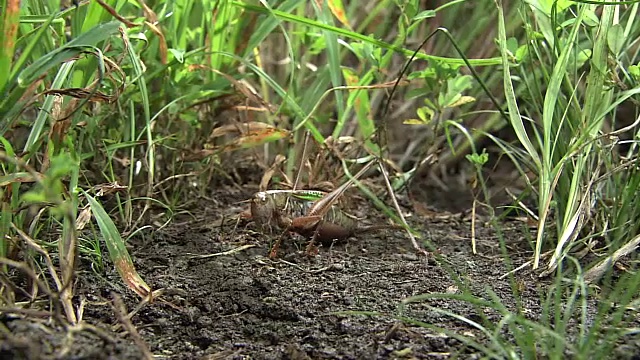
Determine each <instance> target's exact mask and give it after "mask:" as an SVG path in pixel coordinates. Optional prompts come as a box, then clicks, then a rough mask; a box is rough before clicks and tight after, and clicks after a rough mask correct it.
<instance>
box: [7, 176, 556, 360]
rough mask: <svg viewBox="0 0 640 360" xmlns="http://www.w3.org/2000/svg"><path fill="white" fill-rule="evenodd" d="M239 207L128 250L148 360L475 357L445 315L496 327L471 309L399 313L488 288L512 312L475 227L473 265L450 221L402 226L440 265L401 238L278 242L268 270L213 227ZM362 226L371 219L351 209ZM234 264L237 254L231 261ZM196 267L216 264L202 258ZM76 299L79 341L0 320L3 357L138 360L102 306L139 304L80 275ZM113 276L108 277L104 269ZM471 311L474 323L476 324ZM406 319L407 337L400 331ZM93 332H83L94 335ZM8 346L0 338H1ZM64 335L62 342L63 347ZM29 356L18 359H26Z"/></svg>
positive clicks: (512, 239)
mask: <svg viewBox="0 0 640 360" xmlns="http://www.w3.org/2000/svg"><path fill="white" fill-rule="evenodd" d="M249 196H250V194H249V193H242V192H239V191H237V190H236V189H231V188H229V189H221V190H219V191H218V192H217V193H215V194H213V198H215V199H218V200H219V201H216V202H213V203H212V202H201V203H200V207H199V209H200V214H201V215H199V217H198V219H197V220H196V221H194V220H189V221H186V222H184V223H183V224H182V225H180V224H178V223H179V221H176V224H174V225H173V226H172V227H168V228H165V229H163V230H158V231H155V232H153V233H147V234H144V236H142V235H140V236H137V237H136V238H135V239H133V240H132V242H131V244H130V245H131V249H132V250H133V251H132V257H133V258H134V259H135V265H136V268H137V270H138V271H139V273H140V274H141V275H142V277H143V278H144V279H145V280H146V282H147V283H148V284H149V285H151V286H152V287H153V288H154V289H164V290H163V295H162V296H161V297H160V298H158V299H156V300H155V301H154V302H153V303H152V304H147V305H144V306H142V307H141V308H140V309H139V310H138V311H136V312H135V313H134V315H133V316H132V318H131V321H132V322H133V324H134V326H135V327H136V328H137V330H138V332H139V333H140V335H141V336H142V338H143V339H144V340H145V341H146V343H147V344H148V346H149V348H150V350H151V352H152V353H153V354H155V355H157V356H159V357H160V358H167V359H198V358H202V359H205V358H206V359H245V358H253V359H376V358H380V359H386V358H395V359H400V358H408V359H409V358H418V359H427V358H429V359H434V358H449V357H456V356H458V357H461V358H474V357H480V355H481V354H480V353H479V352H478V350H477V349H474V348H472V347H469V346H468V345H466V344H465V343H464V342H462V341H460V340H459V339H457V338H456V336H455V335H454V334H457V335H462V336H466V337H470V338H472V339H475V340H476V341H479V342H483V341H485V340H486V339H485V338H484V335H483V334H482V333H481V332H480V331H479V330H478V329H476V328H474V327H472V326H471V325H470V324H469V323H467V322H464V321H461V320H459V319H456V318H454V317H451V316H448V315H446V314H445V313H443V312H442V311H436V310H435V308H439V309H442V310H446V311H448V312H451V313H455V314H458V315H461V316H463V317H466V318H467V319H470V320H473V321H478V322H480V321H481V319H482V318H483V317H487V318H488V319H489V320H490V321H495V322H496V323H497V322H499V321H500V320H501V317H500V316H499V315H498V314H497V313H495V312H492V311H485V310H478V309H477V308H475V307H473V306H470V305H469V304H468V303H464V302H461V301H452V300H447V299H428V300H424V301H419V302H416V303H411V304H406V306H401V305H402V304H403V301H404V300H406V299H408V298H411V297H414V296H418V295H421V294H431V293H461V292H463V290H464V288H465V287H468V291H469V292H471V293H473V294H475V295H481V296H485V295H486V292H485V290H486V288H488V287H490V288H491V289H492V291H494V292H495V293H496V294H497V295H498V296H499V297H500V298H501V299H502V301H503V303H504V304H505V305H507V306H508V307H510V308H511V309H513V310H514V311H515V305H514V303H515V301H514V299H513V295H512V293H513V292H512V284H511V283H510V282H509V280H508V277H505V278H501V276H502V275H504V274H505V273H507V271H508V267H507V265H506V264H505V262H504V260H503V257H502V256H501V254H500V250H499V249H500V247H499V240H498V238H497V236H496V233H495V232H494V231H493V230H492V229H490V228H489V227H487V226H485V225H484V224H482V223H481V222H478V223H477V224H476V226H477V228H476V234H475V236H476V241H477V249H478V254H477V255H474V254H472V253H471V232H470V231H471V223H470V222H469V221H467V220H466V219H463V218H461V217H456V216H452V215H447V216H435V215H434V216H432V217H431V218H428V219H427V218H410V220H411V224H412V225H413V226H415V228H416V229H419V230H420V232H421V234H422V237H423V239H424V240H425V241H428V242H429V243H431V244H432V245H433V246H434V247H435V248H436V249H437V253H438V254H440V255H439V256H440V257H441V260H439V261H436V256H432V257H430V258H426V257H424V256H421V255H418V254H416V252H415V251H414V249H413V248H412V247H411V244H410V241H409V239H408V238H407V237H406V235H405V234H403V233H402V232H395V231H381V232H378V233H373V234H372V233H367V234H366V235H363V236H361V237H358V238H354V239H350V240H349V241H346V242H343V243H339V244H334V245H332V246H325V247H322V248H320V250H319V253H318V255H317V256H315V257H308V256H306V255H305V254H304V246H305V244H304V242H300V241H296V240H293V239H292V240H289V241H288V242H285V244H284V245H283V247H282V248H281V249H280V252H279V258H277V259H275V260H271V259H269V258H268V257H267V254H268V251H269V245H270V243H271V242H272V241H273V239H272V238H271V237H269V236H268V235H265V234H261V233H259V232H257V229H256V228H255V227H254V226H252V225H251V224H249V225H241V226H239V227H238V228H237V229H235V231H234V227H233V226H232V225H230V224H228V223H225V224H224V226H223V225H222V222H221V219H223V218H229V217H230V216H231V215H234V214H237V213H239V212H240V211H241V210H242V208H240V207H238V206H234V205H230V204H234V203H236V202H238V201H241V200H244V199H247V198H249ZM360 209H362V212H363V213H368V214H369V217H368V219H369V221H370V222H374V223H375V222H376V221H382V218H380V217H378V218H376V217H375V216H371V214H373V213H376V211H374V210H372V209H371V208H368V207H365V206H362V207H360ZM503 231H505V234H504V238H505V239H507V241H508V242H509V244H507V245H508V246H509V248H510V251H511V261H512V266H513V267H517V266H519V265H521V264H523V263H524V262H525V261H527V260H529V256H530V252H529V251H528V249H527V245H526V243H525V242H524V241H523V239H525V238H526V237H525V236H524V233H523V232H524V231H528V229H527V228H526V227H525V225H524V224H520V223H512V224H504V227H503ZM234 250H236V251H235V252H234ZM206 254H217V255H215V256H210V257H203V256H202V255H206ZM82 267H83V269H84V271H81V272H80V274H79V282H78V284H77V285H76V294H77V296H76V297H77V299H83V300H84V305H83V309H84V312H83V320H84V322H85V323H86V324H88V325H87V327H86V328H83V329H76V330H72V329H69V328H66V329H65V328H61V327H60V326H59V325H55V324H54V323H50V322H48V321H45V320H43V321H41V322H38V321H34V320H29V321H27V320H25V319H22V318H20V317H16V316H14V317H13V318H11V317H9V316H8V315H5V316H4V317H3V319H2V323H3V324H4V326H6V327H7V328H8V329H9V332H8V333H7V334H10V337H11V338H7V337H5V340H4V343H3V345H2V347H0V351H1V352H0V355H2V356H0V357H2V358H20V359H44V358H53V357H56V358H73V359H136V358H140V357H141V352H140V351H139V349H138V348H137V347H136V346H135V345H134V343H133V342H132V340H131V337H130V336H129V335H128V334H126V333H125V332H124V331H123V330H122V328H121V327H120V324H119V322H118V320H117V318H116V317H115V316H114V314H113V311H112V310H111V307H110V306H109V301H110V293H111V292H112V291H115V292H117V293H120V294H123V295H124V297H125V300H126V303H127V306H128V309H129V310H132V309H134V308H136V306H138V304H139V299H137V298H136V297H135V296H134V295H133V294H132V293H131V292H130V291H129V290H128V289H126V288H125V287H124V285H123V284H122V281H121V280H120V279H119V277H118V275H117V273H116V272H115V271H114V270H112V271H110V272H109V273H108V274H106V275H105V276H98V275H96V273H95V272H94V271H91V270H90V268H89V264H87V263H83V264H82ZM108 268H111V269H112V267H108ZM516 277H517V281H518V283H519V285H518V286H519V290H520V295H521V296H522V298H523V299H524V301H523V303H522V304H523V306H524V309H523V311H524V312H525V313H527V314H529V316H531V317H532V318H537V316H538V315H539V314H540V313H541V309H540V305H539V299H540V291H541V289H542V288H543V287H544V286H545V285H544V284H542V283H541V282H540V280H539V279H538V278H537V276H535V275H534V274H531V273H529V272H527V271H526V270H525V271H520V272H517V273H516ZM479 311H480V312H479ZM400 317H402V318H405V319H406V318H410V319H414V320H415V321H419V322H422V323H424V324H427V326H418V325H417V324H412V323H410V322H401V321H399V320H398V319H399V318H400ZM92 329H93V330H94V331H92ZM7 334H5V335H4V336H8V335H7ZM70 334H71V335H70ZM26 344H29V345H30V346H35V347H34V348H29V347H28V346H26Z"/></svg>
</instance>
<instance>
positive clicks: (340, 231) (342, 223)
mask: <svg viewBox="0 0 640 360" xmlns="http://www.w3.org/2000/svg"><path fill="white" fill-rule="evenodd" d="M327 194H328V193H325V192H323V191H310V190H291V191H289V190H270V191H261V192H259V193H256V194H255V195H254V197H253V199H252V201H251V217H252V219H253V220H254V221H255V222H256V223H257V224H258V225H260V226H262V227H263V228H265V229H270V230H273V227H276V228H278V229H281V230H287V229H288V230H291V231H294V232H296V233H298V234H300V235H302V236H306V237H311V236H313V235H314V233H315V232H316V230H317V232H318V235H317V237H316V239H317V240H319V241H322V242H324V241H331V240H342V239H346V238H348V237H350V236H352V235H353V234H354V232H355V231H356V230H357V229H358V222H357V219H356V218H354V217H353V216H351V215H348V214H346V213H345V212H343V211H342V210H341V209H340V208H339V207H338V206H337V205H330V207H329V208H328V210H327V212H326V214H325V215H324V217H322V218H321V219H317V218H316V216H313V215H311V216H309V215H310V210H311V209H312V207H313V206H314V204H315V203H316V202H317V201H319V200H320V199H322V198H323V197H325V196H327ZM317 220H319V221H317Z"/></svg>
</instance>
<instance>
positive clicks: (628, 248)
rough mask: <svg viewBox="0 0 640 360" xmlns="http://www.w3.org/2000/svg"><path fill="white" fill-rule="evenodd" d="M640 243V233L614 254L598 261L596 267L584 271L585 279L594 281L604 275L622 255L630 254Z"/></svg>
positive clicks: (589, 281)
mask: <svg viewBox="0 0 640 360" xmlns="http://www.w3.org/2000/svg"><path fill="white" fill-rule="evenodd" d="M639 244H640V235H637V236H636V237H635V238H633V240H631V241H629V242H628V243H626V244H624V246H622V247H621V248H620V249H618V250H616V251H615V252H614V253H613V254H611V255H609V256H607V257H606V258H604V259H602V260H601V261H600V262H599V263H597V264H596V265H595V266H594V267H592V268H591V269H589V270H588V271H587V272H586V273H584V279H585V281H586V282H588V283H593V282H596V281H598V280H600V278H601V277H602V275H604V273H605V272H606V271H607V270H608V269H609V268H610V267H611V266H612V265H613V264H615V263H616V262H617V261H618V260H619V259H620V258H621V257H623V256H626V255H628V254H629V253H631V252H633V251H634V250H635V249H636V248H637V247H638V245H639Z"/></svg>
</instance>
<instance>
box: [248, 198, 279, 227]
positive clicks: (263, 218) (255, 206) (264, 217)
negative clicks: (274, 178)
mask: <svg viewBox="0 0 640 360" xmlns="http://www.w3.org/2000/svg"><path fill="white" fill-rule="evenodd" d="M275 211H276V203H275V199H274V198H273V196H272V195H271V194H269V193H267V192H266V191H261V192H258V193H256V194H255V195H254V196H253V198H252V199H251V218H252V219H253V221H255V222H256V223H257V224H258V225H261V226H264V225H269V224H270V223H271V220H272V219H273V217H274V212H275Z"/></svg>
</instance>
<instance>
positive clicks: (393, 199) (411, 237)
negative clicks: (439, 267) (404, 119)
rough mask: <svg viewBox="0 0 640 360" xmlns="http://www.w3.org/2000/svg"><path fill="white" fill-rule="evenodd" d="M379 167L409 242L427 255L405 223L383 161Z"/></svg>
mask: <svg viewBox="0 0 640 360" xmlns="http://www.w3.org/2000/svg"><path fill="white" fill-rule="evenodd" d="M379 168H380V171H382V178H383V179H384V183H385V185H386V186H387V190H389V195H390V197H391V201H392V202H393V207H394V208H395V209H396V211H397V212H398V216H399V217H400V220H402V225H404V227H405V230H406V231H407V234H408V235H409V238H410V239H411V244H412V245H413V248H414V249H415V250H416V251H417V252H419V253H421V254H423V255H424V256H429V252H428V251H426V250H425V249H423V248H422V247H421V246H420V244H418V241H417V240H416V237H415V236H414V235H413V233H412V232H411V231H410V230H409V228H410V226H409V224H408V223H407V220H406V219H405V218H404V214H402V210H401V209H400V204H398V199H396V194H395V193H394V192H393V186H391V183H390V182H389V174H388V173H387V169H386V168H385V167H384V165H383V162H380V163H379Z"/></svg>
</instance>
